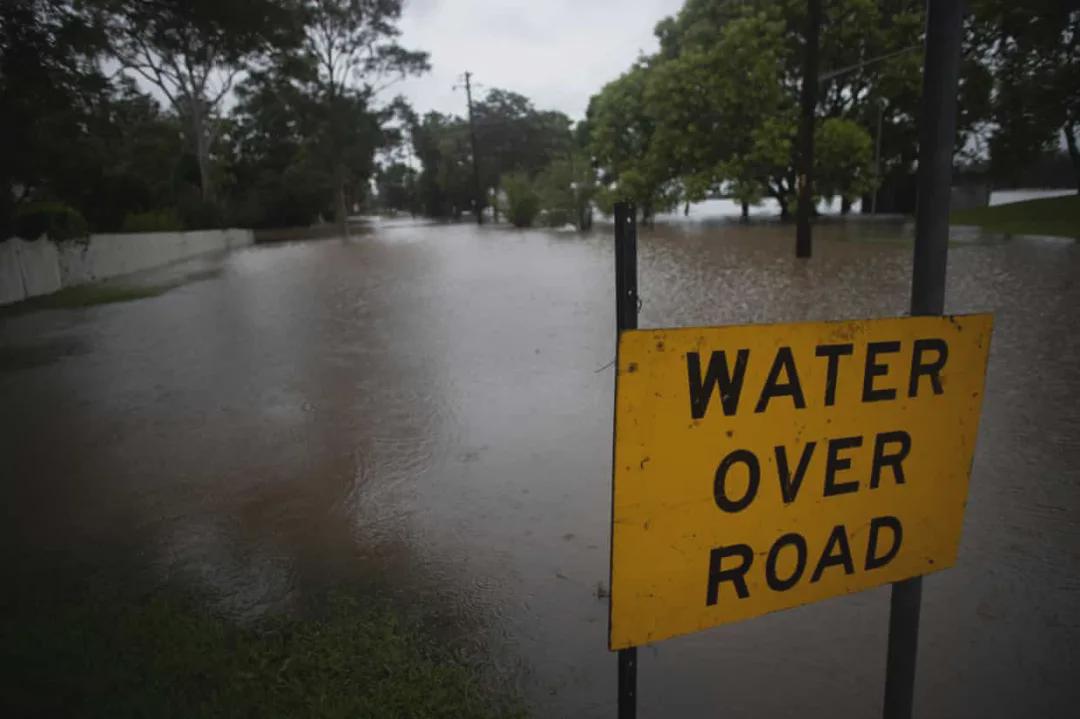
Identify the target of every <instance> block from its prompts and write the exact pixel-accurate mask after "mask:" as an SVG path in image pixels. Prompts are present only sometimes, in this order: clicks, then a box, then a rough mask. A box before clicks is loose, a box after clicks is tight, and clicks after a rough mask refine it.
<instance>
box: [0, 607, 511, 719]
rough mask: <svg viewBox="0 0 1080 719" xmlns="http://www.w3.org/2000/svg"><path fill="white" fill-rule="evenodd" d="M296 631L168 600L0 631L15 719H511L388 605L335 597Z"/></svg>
mask: <svg viewBox="0 0 1080 719" xmlns="http://www.w3.org/2000/svg"><path fill="white" fill-rule="evenodd" d="M315 614H316V615H315V616H313V617H307V618H305V619H295V618H294V619H280V618H279V619H274V620H267V621H265V622H263V623H261V624H259V625H257V626H254V627H239V626H236V625H234V624H232V623H230V622H229V621H227V620H225V619H222V618H219V617H215V616H213V615H211V614H209V613H207V612H206V611H204V610H200V609H198V608H196V607H195V606H194V605H193V604H191V603H188V602H183V601H176V600H169V599H162V598H156V599H150V600H143V601H139V602H134V603H132V602H116V601H112V602H94V603H90V604H85V603H84V604H78V605H75V604H69V605H68V606H67V608H65V609H63V610H61V611H58V612H53V611H50V612H48V613H43V614H42V616H41V618H40V619H36V620H33V621H11V620H12V617H10V616H9V617H4V618H3V621H2V622H0V659H2V660H3V662H2V663H3V665H4V666H5V667H7V668H6V669H5V677H4V679H5V682H4V684H5V685H6V686H7V687H8V688H7V689H5V690H4V691H3V692H2V693H0V713H3V715H5V716H19V717H34V716H41V717H46V716H48V717H51V716H80V717H241V716H245V717H371V718H372V719H382V718H386V719H389V718H391V717H410V718H413V717H415V718H416V719H425V718H427V717H481V718H482V717H496V716H522V715H523V712H522V711H521V709H520V707H518V705H517V703H516V702H515V701H513V700H506V699H505V698H500V697H497V696H495V695H494V693H493V691H492V690H491V688H490V687H488V686H486V685H485V684H484V683H483V682H482V681H481V680H480V679H479V678H478V676H477V674H476V672H475V671H474V670H473V669H472V668H470V667H469V666H467V665H466V664H465V663H464V662H463V661H462V660H460V659H458V658H457V657H456V656H455V655H454V654H453V653H452V652H451V651H450V650H449V649H447V648H445V647H443V646H441V645H440V643H438V642H437V641H435V640H433V639H432V638H431V637H430V636H428V635H426V634H425V632H424V631H423V630H421V629H420V627H419V625H418V624H416V623H414V622H410V621H409V620H406V619H404V618H403V616H402V615H400V614H399V613H398V612H396V611H395V610H394V608H393V607H390V606H380V605H378V604H365V603H360V602H358V601H356V600H352V599H347V598H344V597H335V598H334V599H332V600H328V601H327V602H326V606H325V607H323V608H322V609H320V610H319V611H318V612H316V613H315Z"/></svg>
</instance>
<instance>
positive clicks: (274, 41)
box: [101, 0, 303, 202]
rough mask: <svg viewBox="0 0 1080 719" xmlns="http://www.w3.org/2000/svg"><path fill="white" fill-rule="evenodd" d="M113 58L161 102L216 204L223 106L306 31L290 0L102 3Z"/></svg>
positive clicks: (205, 193) (206, 197)
mask: <svg viewBox="0 0 1080 719" xmlns="http://www.w3.org/2000/svg"><path fill="white" fill-rule="evenodd" d="M101 1H102V2H103V4H104V5H105V7H107V9H108V10H109V17H110V27H109V38H110V47H111V51H112V53H113V55H114V56H115V57H116V59H117V60H119V62H120V63H121V65H122V66H123V67H124V68H125V70H127V71H128V72H130V73H132V74H134V75H137V76H138V77H140V78H141V79H142V80H144V81H146V82H148V83H150V84H151V85H153V86H154V87H155V88H157V89H158V90H159V91H160V92H161V94H162V95H164V96H165V97H166V98H167V99H168V101H169V103H170V105H171V107H172V108H173V110H174V111H175V112H176V114H177V116H178V117H179V118H180V120H181V122H182V123H183V128H184V134H185V136H186V139H187V142H188V143H189V146H190V147H191V150H192V153H193V155H194V157H195V159H196V162H197V163H198V168H199V183H200V188H201V192H202V197H203V200H205V201H208V202H209V201H213V200H214V197H215V191H214V177H215V173H214V168H213V158H212V156H211V155H212V150H213V148H214V146H215V145H216V143H217V141H218V139H219V135H220V132H221V129H222V123H221V121H220V115H221V112H220V110H221V104H222V102H223V101H224V100H225V98H226V97H227V96H228V95H229V93H230V91H231V90H232V87H233V84H234V82H235V80H236V79H237V77H238V76H239V75H240V73H241V72H242V71H243V70H244V69H245V67H247V66H248V65H250V64H251V63H253V62H255V61H256V60H258V59H260V58H262V57H265V56H266V55H267V54H269V53H270V52H271V51H272V50H275V49H278V50H280V49H286V48H291V47H295V45H296V43H297V42H298V40H299V38H298V36H297V32H298V30H299V29H300V28H302V27H303V23H302V22H301V20H300V15H299V14H298V9H297V7H296V5H295V4H294V3H293V2H289V1H287V0H278V1H274V0H101Z"/></svg>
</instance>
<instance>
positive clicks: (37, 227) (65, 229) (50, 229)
mask: <svg viewBox="0 0 1080 719" xmlns="http://www.w3.org/2000/svg"><path fill="white" fill-rule="evenodd" d="M15 234H16V235H17V236H18V237H21V238H23V239H24V240H36V239H37V238H39V237H41V236H42V235H45V236H47V237H48V238H49V239H50V240H56V241H61V240H73V239H81V238H84V237H86V236H87V235H89V234H90V229H89V227H88V226H87V224H86V218H85V217H83V216H82V213H80V212H79V211H78V210H76V209H75V208H74V207H71V206H70V205H65V204H64V203H62V202H31V203H29V204H26V205H22V206H20V207H18V208H17V209H16V210H15Z"/></svg>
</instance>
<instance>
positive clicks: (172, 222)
mask: <svg viewBox="0 0 1080 719" xmlns="http://www.w3.org/2000/svg"><path fill="white" fill-rule="evenodd" d="M182 229H184V224H183V223H182V222H180V216H179V215H177V214H176V210H174V209H171V208H169V209H164V210H150V211H148V212H132V213H129V214H127V215H126V216H125V217H124V223H123V225H122V226H121V228H120V231H121V232H178V231H180V230H182Z"/></svg>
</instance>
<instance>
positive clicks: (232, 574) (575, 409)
mask: <svg viewBox="0 0 1080 719" xmlns="http://www.w3.org/2000/svg"><path fill="white" fill-rule="evenodd" d="M609 231H610V228H606V229H605V228H598V230H597V232H596V233H594V234H592V235H589V236H585V237H581V236H578V235H575V234H569V233H567V234H563V233H555V232H548V231H540V230H536V231H508V230H505V229H498V228H490V227H484V228H476V227H473V226H471V225H450V226H446V225H426V224H423V223H413V222H407V221H402V222H383V223H376V224H375V226H374V227H373V228H372V229H371V231H369V232H366V233H363V234H358V235H356V236H354V237H352V238H351V239H349V240H340V239H331V240H322V241H311V242H305V243H293V244H281V245H272V246H257V247H253V248H249V249H245V250H242V251H239V252H236V253H233V254H231V255H228V256H226V257H210V258H203V259H200V260H197V261H195V262H190V263H185V264H184V265H182V266H179V267H175V268H170V269H168V270H166V271H163V272H159V273H157V274H151V275H146V276H144V277H142V278H141V279H140V281H143V282H153V281H167V280H169V278H170V277H175V276H177V275H183V274H184V273H187V275H188V276H191V277H194V278H196V279H195V281H191V282H188V283H187V284H184V285H182V286H179V287H176V288H174V289H171V290H170V291H168V292H166V293H164V294H162V295H160V296H157V297H149V298H146V299H141V300H136V301H131V302H124V303H117V304H109V305H100V306H96V307H87V308H82V309H66V310H41V311H34V312H28V313H15V314H10V313H9V314H6V315H4V316H2V317H0V398H2V414H0V461H2V465H0V466H2V469H0V507H2V512H3V515H2V517H0V560H2V561H3V563H4V567H5V575H6V576H7V577H8V578H9V581H10V583H9V584H8V587H9V589H8V590H7V597H8V599H9V600H10V599H11V598H12V597H14V598H15V599H16V600H19V601H22V602H23V603H32V602H34V601H35V599H36V598H37V597H39V596H42V597H43V596H45V595H46V594H50V593H58V592H62V591H64V589H63V587H64V586H65V582H67V581H69V580H71V579H72V577H73V576H76V575H78V574H80V573H87V574H92V573H94V572H101V571H107V573H108V576H110V577H116V576H120V577H127V578H129V579H125V580H124V581H131V582H132V583H137V582H139V583H141V582H149V583H151V584H154V583H173V584H176V583H179V584H180V585H182V586H186V587H190V588H191V589H192V590H193V591H195V592H197V593H198V594H199V595H200V596H203V597H206V598H207V599H206V601H208V602H210V603H212V604H213V605H214V606H215V607H216V608H218V609H220V610H224V611H227V612H230V613H232V614H235V615H236V616H238V617H241V618H243V617H246V616H256V615H259V614H261V613H264V612H268V611H278V610H282V609H287V608H289V607H291V606H293V605H295V604H296V603H297V602H298V601H300V600H302V599H303V598H304V596H305V595H308V594H313V593H317V592H320V591H323V590H324V589H325V588H327V587H331V586H334V585H335V584H336V583H337V582H340V581H342V580H348V579H352V578H360V579H363V578H364V577H373V576H374V577H378V578H379V581H380V582H382V583H383V584H384V585H386V586H389V587H393V588H394V589H393V591H396V592H400V593H401V594H402V596H405V595H407V596H408V597H410V598H411V599H419V600H420V601H422V602H424V603H426V604H429V605H432V606H437V607H438V606H442V607H446V609H447V612H448V613H449V614H456V615H461V616H467V617H468V618H469V619H470V620H471V621H469V622H468V623H467V627H468V631H469V632H470V633H471V634H474V635H475V638H474V640H473V643H474V644H475V646H476V647H478V648H480V649H482V650H483V651H484V652H486V653H487V654H488V656H490V657H491V661H492V663H493V664H494V665H495V666H496V667H497V668H498V670H499V671H500V672H501V674H502V676H504V677H505V678H506V680H507V681H512V682H514V683H516V684H517V685H518V686H520V687H521V689H522V690H523V691H524V692H525V694H526V696H527V697H528V699H529V701H530V703H531V704H532V706H533V708H534V713H535V715H536V716H544V717H548V716H572V717H594V716H595V717H607V716H614V699H615V659H614V656H613V655H611V654H609V653H608V652H607V651H606V648H605V647H606V628H607V626H606V622H607V604H606V599H601V598H598V594H600V593H602V592H598V586H599V585H601V584H603V583H606V581H607V571H608V567H607V565H608V531H609V526H608V524H609V511H610V510H609V503H610V481H611V480H610V462H611V411H612V389H613V387H612V384H613V370H612V368H611V366H610V364H611V361H612V359H613V355H614V329H613V328H614V307H613V297H612V296H613V291H614V290H613V278H612V267H611V265H612V252H611V241H610V239H609V235H608V232H609ZM910 234H911V228H910V226H907V225H901V224H898V223H867V222H850V223H847V224H841V223H833V224H825V225H822V226H820V227H819V228H818V230H817V244H816V246H815V257H814V258H813V260H811V261H810V262H797V261H796V260H795V259H794V258H793V257H792V256H791V255H792V254H793V253H792V248H793V239H792V235H793V232H792V230H791V228H790V227H784V226H781V225H776V224H760V225H753V226H750V227H743V226H739V225H737V224H724V223H721V224H715V225H710V224H693V225H689V224H682V225H670V226H658V227H657V228H656V229H654V230H644V229H643V230H642V233H641V238H640V243H641V246H640V252H639V255H640V257H639V262H640V291H641V297H642V300H643V304H642V309H641V326H642V327H650V326H664V325H666V326H679V325H694V324H726V323H744V322H762V321H796V320H810V319H837V318H863V317H875V316H891V315H899V314H903V313H904V312H905V310H906V308H907V303H908V292H909V284H910V255H911V245H910ZM955 239H956V240H957V241H956V242H955V243H954V245H953V247H952V248H951V252H950V264H949V284H948V295H947V298H948V299H947V309H948V311H950V312H975V311H980V312H981V311H990V312H993V313H995V315H996V320H995V331H994V340H993V348H992V353H991V359H990V367H989V375H988V377H987V394H986V399H985V402H984V406H983V419H982V424H981V427H980V436H979V443H978V449H977V453H976V459H975V464H974V470H973V477H972V482H971V490H970V501H969V506H968V511H967V516H966V520H965V528H964V535H963V540H962V544H961V549H960V557H959V561H958V565H957V567H956V568H954V569H952V570H948V571H946V572H942V573H940V574H936V575H932V576H930V577H929V578H928V579H927V580H926V582H925V586H924V595H923V597H924V603H923V617H922V635H921V644H920V655H919V668H918V669H919V674H918V686H917V698H916V710H917V714H919V715H920V716H942V717H944V716H948V717H991V716H993V717H1011V716H1075V712H1076V711H1077V710H1076V707H1077V706H1078V705H1080V682H1077V681H1076V678H1077V676H1080V470H1078V469H1077V465H1078V464H1080V406H1078V402H1077V400H1078V399H1080V320H1078V318H1077V312H1078V308H1080V284H1078V280H1080V244H1077V243H1075V242H1073V241H1065V240H1058V239H1053V238H1009V239H1005V238H983V237H979V236H978V235H972V234H969V233H961V232H958V233H957V235H956V238H955ZM103 568H105V569H103ZM6 583H7V582H6ZM887 616H888V591H887V589H878V590H874V591H870V592H867V593H863V594H859V595H854V596H850V597H844V598H839V599H834V600H829V601H826V602H823V603H819V604H816V605H812V606H807V607H802V608H799V609H796V610H792V611H788V612H784V613H780V614H775V615H770V616H766V617H763V618H760V619H755V620H753V621H750V622H746V623H742V624H736V625H730V626H727V627H721V628H717V629H713V630H710V631H706V632H703V633H700V634H697V635H693V636H689V637H683V638H679V639H674V640H671V641H667V642H664V643H661V644H658V645H656V646H653V647H648V648H643V649H642V650H641V652H640V657H641V662H640V669H639V689H640V692H639V693H640V706H641V713H640V715H641V716H643V717H651V716H685V717H705V716H716V715H721V714H722V715H723V716H726V717H764V716H769V717H786V716H791V717H800V719H805V718H806V717H863V716H875V715H877V713H878V712H879V707H880V704H881V697H882V689H883V676H884V664H885V644H886V629H887Z"/></svg>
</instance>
